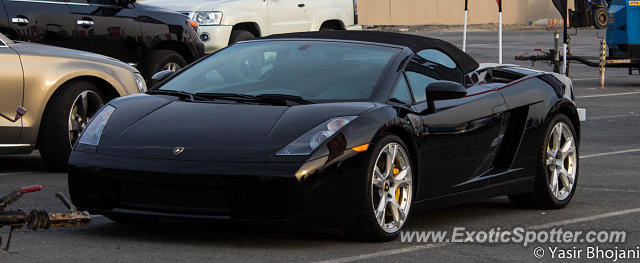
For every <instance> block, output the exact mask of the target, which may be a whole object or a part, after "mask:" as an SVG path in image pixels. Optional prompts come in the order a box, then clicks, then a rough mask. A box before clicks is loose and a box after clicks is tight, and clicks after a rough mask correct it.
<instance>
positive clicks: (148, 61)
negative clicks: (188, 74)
mask: <svg viewBox="0 0 640 263" xmlns="http://www.w3.org/2000/svg"><path fill="white" fill-rule="evenodd" d="M169 65H177V67H178V68H177V69H176V71H177V70H179V69H181V68H184V67H185V66H186V65H187V61H186V60H185V59H184V57H182V55H180V54H179V53H178V52H175V51H173V50H167V49H156V50H153V51H151V52H149V54H147V56H146V57H145V58H144V63H143V65H142V76H143V77H144V78H145V79H146V80H147V81H149V80H151V76H153V74H156V73H158V72H160V71H162V70H164V69H167V67H168V66H169ZM149 86H150V87H152V86H153V83H150V85H149Z"/></svg>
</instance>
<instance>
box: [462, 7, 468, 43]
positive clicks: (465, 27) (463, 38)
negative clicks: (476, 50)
mask: <svg viewBox="0 0 640 263" xmlns="http://www.w3.org/2000/svg"><path fill="white" fill-rule="evenodd" d="M468 17H469V10H464V31H463V32H464V33H462V51H463V52H467V18H468Z"/></svg>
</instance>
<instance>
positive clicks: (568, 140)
mask: <svg viewBox="0 0 640 263" xmlns="http://www.w3.org/2000/svg"><path fill="white" fill-rule="evenodd" d="M577 158H578V156H577V153H576V142H575V139H574V137H573V133H572V131H571V128H569V125H567V124H566V123H564V122H558V123H557V124H556V125H555V126H554V127H553V130H552V131H551V136H549V142H548V144H547V152H546V156H545V159H546V165H547V170H548V178H549V180H548V182H549V189H550V190H551V194H552V195H553V197H554V198H555V199H557V200H559V201H563V200H565V199H567V197H569V195H570V194H571V191H572V190H573V187H574V185H575V179H576V171H577Z"/></svg>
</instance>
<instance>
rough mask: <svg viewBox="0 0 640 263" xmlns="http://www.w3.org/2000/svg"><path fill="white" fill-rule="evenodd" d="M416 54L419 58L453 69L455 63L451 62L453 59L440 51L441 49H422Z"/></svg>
mask: <svg viewBox="0 0 640 263" xmlns="http://www.w3.org/2000/svg"><path fill="white" fill-rule="evenodd" d="M418 56H420V57H421V58H424V59H426V60H428V61H431V62H433V63H436V64H439V65H442V66H445V67H447V68H450V69H455V68H456V67H457V66H456V63H455V62H453V59H451V58H450V57H449V56H447V54H445V53H442V51H440V50H435V49H425V50H422V51H420V52H418Z"/></svg>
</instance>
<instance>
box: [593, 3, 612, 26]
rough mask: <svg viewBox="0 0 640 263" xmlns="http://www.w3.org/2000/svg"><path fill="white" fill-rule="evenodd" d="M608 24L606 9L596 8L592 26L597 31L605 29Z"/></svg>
mask: <svg viewBox="0 0 640 263" xmlns="http://www.w3.org/2000/svg"><path fill="white" fill-rule="evenodd" d="M607 23H609V14H608V13H607V9H606V8H602V7H601V8H598V9H596V10H594V11H593V26H594V27H595V28H597V29H602V28H605V27H607Z"/></svg>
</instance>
